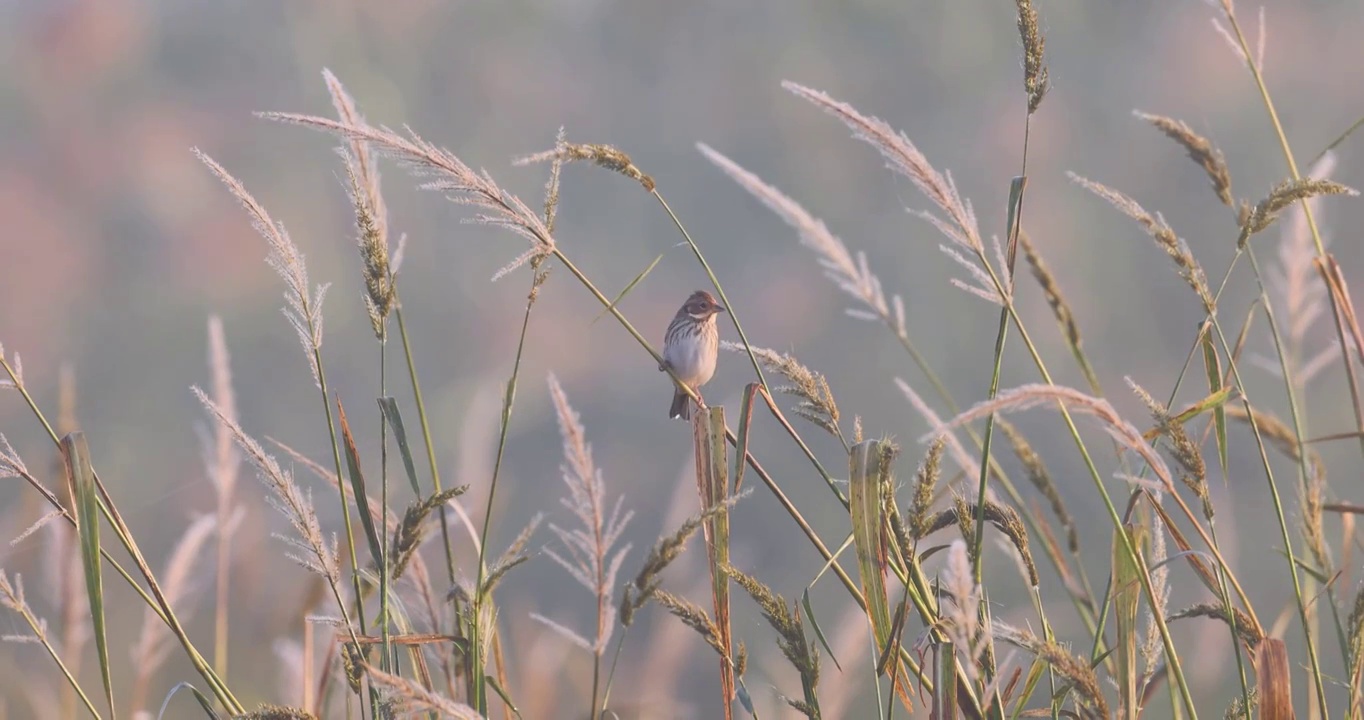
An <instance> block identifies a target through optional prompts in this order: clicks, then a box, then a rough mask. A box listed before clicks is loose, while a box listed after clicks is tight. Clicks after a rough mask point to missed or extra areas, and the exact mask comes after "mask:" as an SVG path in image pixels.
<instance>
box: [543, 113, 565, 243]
mask: <svg viewBox="0 0 1364 720" xmlns="http://www.w3.org/2000/svg"><path fill="white" fill-rule="evenodd" d="M567 147H568V133H567V131H565V130H564V127H563V126H562V125H560V126H559V134H558V135H555V136H554V150H553V152H554V159H553V160H552V161H551V162H550V164H549V180H547V181H545V227H546V228H547V229H548V230H549V231H550V232H551V233H553V232H554V221H555V220H556V219H558V217H559V178H560V176H561V175H562V174H563V170H564V153H565V151H566V148H567Z"/></svg>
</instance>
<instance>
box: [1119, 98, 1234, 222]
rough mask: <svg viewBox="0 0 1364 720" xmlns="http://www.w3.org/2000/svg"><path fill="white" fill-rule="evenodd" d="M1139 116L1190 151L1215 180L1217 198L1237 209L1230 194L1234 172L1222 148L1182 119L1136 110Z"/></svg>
mask: <svg viewBox="0 0 1364 720" xmlns="http://www.w3.org/2000/svg"><path fill="white" fill-rule="evenodd" d="M1134 114H1135V115H1136V116H1137V117H1139V118H1141V119H1142V120H1145V121H1146V122H1149V123H1151V124H1152V125H1154V126H1155V127H1156V129H1157V130H1160V131H1161V132H1163V133H1165V135H1166V136H1167V137H1169V138H1170V139H1171V140H1174V141H1175V142H1177V143H1179V145H1180V147H1183V148H1184V151H1185V152H1187V153H1188V154H1189V159H1190V160H1193V161H1194V162H1195V163H1197V164H1198V166H1199V167H1201V168H1203V172H1205V173H1207V175H1208V180H1210V181H1212V189H1213V191H1214V192H1216V193H1217V199H1218V200H1221V201H1222V204H1223V205H1226V206H1227V207H1230V208H1234V207H1235V206H1236V203H1235V200H1234V199H1233V198H1232V195H1231V171H1230V170H1228V169H1227V160H1226V158H1224V157H1223V156H1222V151H1221V150H1218V149H1217V148H1215V147H1213V145H1212V143H1211V142H1209V141H1208V139H1207V138H1205V137H1203V136H1202V135H1199V134H1198V133H1196V132H1194V131H1193V128H1191V127H1189V126H1188V125H1187V124H1185V123H1184V122H1183V121H1182V120H1176V119H1174V118H1169V117H1165V116H1164V115H1148V114H1147V113H1144V112H1141V111H1136V112H1135V113H1134Z"/></svg>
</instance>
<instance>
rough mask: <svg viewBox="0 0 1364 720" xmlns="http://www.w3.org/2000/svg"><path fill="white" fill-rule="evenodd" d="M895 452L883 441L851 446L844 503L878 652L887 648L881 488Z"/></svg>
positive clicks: (887, 626)
mask: <svg viewBox="0 0 1364 720" xmlns="http://www.w3.org/2000/svg"><path fill="white" fill-rule="evenodd" d="M895 453H896V449H895V448H894V446H893V445H891V444H890V443H889V442H886V441H884V440H867V441H864V442H861V443H858V444H857V445H854V446H853V448H852V452H851V453H849V455H848V501H849V511H850V512H851V514H852V533H853V548H854V550H855V551H856V554H857V574H858V575H859V576H860V578H861V580H862V595H863V597H865V598H866V599H867V605H868V608H867V617H868V618H869V619H870V620H871V626H872V631H873V637H874V638H875V639H876V647H877V648H878V649H880V648H885V647H887V646H888V645H889V644H890V640H891V632H890V604H889V602H888V600H887V597H886V579H885V568H886V553H887V548H886V546H885V536H884V534H883V533H882V527H883V526H884V523H883V518H882V509H883V508H882V503H881V487H882V485H883V484H885V483H889V482H891V478H890V464H891V460H892V459H893V458H894V455H895Z"/></svg>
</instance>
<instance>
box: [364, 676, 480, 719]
mask: <svg viewBox="0 0 1364 720" xmlns="http://www.w3.org/2000/svg"><path fill="white" fill-rule="evenodd" d="M362 667H363V672H364V676H365V677H367V678H369V682H370V684H371V685H373V686H374V687H376V688H378V689H379V691H380V692H381V693H383V695H384V700H385V706H386V708H387V710H388V711H389V712H390V713H392V714H393V715H394V716H395V717H399V718H411V717H417V716H421V715H427V714H429V713H435V714H436V716H437V717H441V718H452V720H483V715H482V714H480V713H479V712H478V711H477V710H475V709H474V708H472V707H469V706H468V705H465V704H464V703H460V702H455V701H454V700H451V699H450V698H447V697H445V696H443V695H439V694H437V693H435V692H432V691H431V690H427V689H426V688H424V687H422V686H421V685H418V684H417V683H415V682H413V681H411V680H408V679H407V678H404V677H401V676H398V675H390V674H388V673H386V672H384V671H383V670H380V669H379V668H377V667H374V666H373V665H370V664H369V663H365V664H364V665H363V666H362Z"/></svg>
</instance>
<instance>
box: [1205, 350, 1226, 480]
mask: <svg viewBox="0 0 1364 720" xmlns="http://www.w3.org/2000/svg"><path fill="white" fill-rule="evenodd" d="M1203 367H1204V369H1205V370H1206V371H1207V375H1208V392H1210V393H1217V392H1218V391H1220V390H1222V388H1223V386H1224V385H1225V382H1223V379H1222V361H1221V359H1219V358H1218V357H1217V346H1216V345H1214V344H1213V341H1212V333H1204V334H1203ZM1227 389H1228V390H1230V388H1227ZM1229 396H1230V395H1229ZM1225 405H1226V402H1225V401H1223V402H1222V403H1219V404H1218V405H1217V406H1216V407H1215V408H1214V409H1213V411H1212V412H1213V415H1212V419H1213V422H1214V423H1215V424H1216V426H1217V460H1218V462H1220V463H1221V465H1222V473H1223V477H1224V478H1225V477H1226V472H1227V410H1226V407H1224V406H1225Z"/></svg>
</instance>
